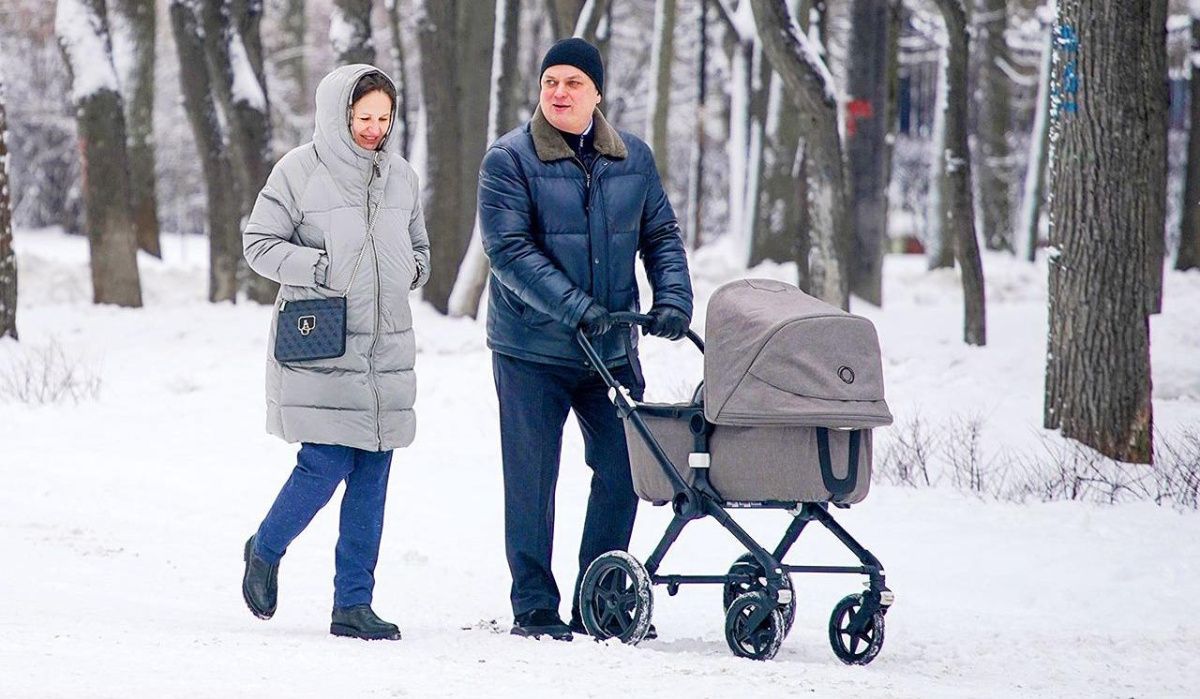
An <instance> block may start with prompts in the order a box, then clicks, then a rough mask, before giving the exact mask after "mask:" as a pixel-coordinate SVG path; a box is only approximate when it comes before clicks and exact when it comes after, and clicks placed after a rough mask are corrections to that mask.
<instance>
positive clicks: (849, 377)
mask: <svg viewBox="0 0 1200 699" xmlns="http://www.w3.org/2000/svg"><path fill="white" fill-rule="evenodd" d="M837 374H838V378H839V379H841V380H842V381H844V382H845V383H854V370H853V369H851V368H850V367H848V366H841V367H838V372H837Z"/></svg>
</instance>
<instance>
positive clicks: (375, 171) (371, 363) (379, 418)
mask: <svg viewBox="0 0 1200 699" xmlns="http://www.w3.org/2000/svg"><path fill="white" fill-rule="evenodd" d="M379 174H380V172H379V151H375V157H374V159H373V160H372V162H371V172H370V174H369V175H368V176H367V195H366V199H367V211H366V216H367V218H366V223H367V231H368V232H371V183H372V182H374V181H375V177H376V176H377V175H379ZM380 196H382V194H381V195H380ZM376 215H378V214H376ZM371 259H372V261H373V262H374V264H375V321H374V326H373V327H372V329H371V349H369V350H368V351H367V379H368V382H369V383H370V384H371V392H372V393H374V394H375V443H376V444H377V445H378V447H379V448H378V449H376V451H382V450H383V435H382V434H381V433H382V429H381V425H382V422H383V415H382V414H381V413H382V409H381V408H380V405H379V385H378V384H377V383H376V381H375V343H376V342H378V341H379V315H380V313H382V312H383V308H382V306H381V303H380V290H379V286H380V284H379V251H378V250H377V249H376V248H375V236H374V235H372V236H371Z"/></svg>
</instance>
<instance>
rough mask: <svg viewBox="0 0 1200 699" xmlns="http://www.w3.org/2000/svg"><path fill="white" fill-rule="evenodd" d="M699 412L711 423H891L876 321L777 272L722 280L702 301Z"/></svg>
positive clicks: (859, 425) (856, 425) (866, 425)
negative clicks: (785, 279) (786, 280)
mask: <svg viewBox="0 0 1200 699" xmlns="http://www.w3.org/2000/svg"><path fill="white" fill-rule="evenodd" d="M704 415H705V417H707V418H708V420H709V422H712V423H714V424H717V425H740V426H754V425H794V426H809V427H833V428H843V429H860V428H870V427H880V426H882V425H890V424H891V422H892V414H891V413H890V412H889V411H888V407H887V403H886V402H884V398H883V364H882V361H881V359H880V355H879V338H878V336H877V335H876V334H875V326H874V325H872V324H871V321H869V320H867V319H866V318H863V317H861V316H856V315H851V314H849V313H847V312H845V311H843V310H841V309H840V308H836V307H834V306H831V305H829V304H827V303H825V302H824V301H820V300H818V299H815V298H813V297H811V296H809V295H808V294H805V293H804V292H803V291H800V289H798V288H796V287H795V286H792V285H791V284H786V283H784V282H778V281H772V280H768V279H743V280H739V281H735V282H730V283H728V284H725V285H724V286H722V287H720V288H719V289H717V290H716V291H715V292H714V293H713V295H712V298H711V299H710V300H709V303H708V320H707V322H706V325H705V353H704Z"/></svg>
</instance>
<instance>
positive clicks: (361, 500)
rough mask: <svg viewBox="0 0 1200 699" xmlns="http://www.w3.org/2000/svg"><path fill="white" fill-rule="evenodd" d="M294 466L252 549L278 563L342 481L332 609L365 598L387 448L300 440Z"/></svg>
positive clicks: (379, 529)
mask: <svg viewBox="0 0 1200 699" xmlns="http://www.w3.org/2000/svg"><path fill="white" fill-rule="evenodd" d="M296 461H297V462H296V468H295V469H294V470H293V471H292V475H291V477H290V478H288V480H287V482H286V483H284V484H283V488H282V489H281V490H280V491H279V495H278V496H276V498H275V504H273V505H271V510H270V511H269V512H267V516H266V519H264V520H263V521H262V524H261V525H259V527H258V533H257V534H256V535H255V537H254V553H255V555H257V556H259V557H260V558H262V559H263V560H265V561H267V562H268V563H278V562H279V560H280V559H281V558H283V554H284V553H286V552H287V547H288V545H289V544H291V543H292V540H293V539H295V538H296V537H297V536H299V535H300V532H302V531H304V529H305V527H307V526H308V523H309V522H311V521H312V518H313V517H315V516H316V514H317V512H318V511H319V510H320V509H321V508H322V507H324V506H325V504H326V503H328V502H329V499H330V498H331V497H333V492H334V491H335V490H337V487H338V484H339V483H341V482H342V481H346V492H345V494H344V495H343V496H342V513H341V522H340V525H339V533H338V542H337V550H336V556H335V568H336V573H335V575H334V578H333V606H334V608H335V609H342V608H344V607H353V606H355V605H359V604H370V603H371V594H372V592H373V591H374V589H375V563H376V562H377V561H378V560H379V541H380V539H381V538H382V536H383V506H384V501H385V500H386V499H387V483H388V472H389V471H390V469H391V464H392V452H391V451H390V450H389V451H364V450H362V449H355V448H354V447H343V446H337V445H334V444H310V443H308V442H305V443H303V444H302V445H301V446H300V453H299V454H298V455H297V458H296Z"/></svg>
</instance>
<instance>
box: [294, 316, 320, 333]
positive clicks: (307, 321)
mask: <svg viewBox="0 0 1200 699" xmlns="http://www.w3.org/2000/svg"><path fill="white" fill-rule="evenodd" d="M316 328H317V317H316V316H300V319H299V320H297V321H296V329H297V330H299V331H300V334H301V335H303V336H305V337H308V334H309V333H310V332H312V331H313V330H316Z"/></svg>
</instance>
